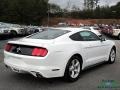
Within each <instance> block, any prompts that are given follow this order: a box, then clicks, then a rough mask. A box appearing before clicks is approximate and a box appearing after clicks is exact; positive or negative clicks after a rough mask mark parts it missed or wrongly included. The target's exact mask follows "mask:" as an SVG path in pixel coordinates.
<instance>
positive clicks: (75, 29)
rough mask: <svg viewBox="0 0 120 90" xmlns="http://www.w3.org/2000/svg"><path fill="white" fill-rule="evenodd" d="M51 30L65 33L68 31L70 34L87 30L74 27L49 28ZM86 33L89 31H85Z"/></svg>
mask: <svg viewBox="0 0 120 90" xmlns="http://www.w3.org/2000/svg"><path fill="white" fill-rule="evenodd" d="M51 29H58V30H67V31H70V32H79V31H85V30H87V29H82V28H74V27H54V28H51ZM87 31H89V30H87Z"/></svg>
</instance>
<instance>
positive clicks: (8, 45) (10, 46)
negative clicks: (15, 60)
mask: <svg viewBox="0 0 120 90" xmlns="http://www.w3.org/2000/svg"><path fill="white" fill-rule="evenodd" d="M11 49H12V45H11V44H6V45H5V50H6V51H8V52H9V51H10V50H11Z"/></svg>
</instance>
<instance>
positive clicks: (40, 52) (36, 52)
mask: <svg viewBox="0 0 120 90" xmlns="http://www.w3.org/2000/svg"><path fill="white" fill-rule="evenodd" d="M47 53H48V51H47V49H45V48H34V49H33V51H32V56H40V57H45V56H46V55H47Z"/></svg>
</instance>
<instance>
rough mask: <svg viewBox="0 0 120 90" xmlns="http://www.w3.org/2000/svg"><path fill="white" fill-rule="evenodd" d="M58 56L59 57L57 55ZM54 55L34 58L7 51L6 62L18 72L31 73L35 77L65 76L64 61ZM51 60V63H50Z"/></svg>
mask: <svg viewBox="0 0 120 90" xmlns="http://www.w3.org/2000/svg"><path fill="white" fill-rule="evenodd" d="M56 58H57V57H56ZM56 58H55V57H54V59H53V58H51V57H50V56H49V57H48V58H47V57H45V58H34V57H29V56H28V57H26V56H24V55H23V56H22V55H15V54H12V53H9V52H5V57H4V63H5V65H6V66H7V67H9V68H10V69H12V71H14V72H18V73H22V72H25V73H30V74H32V75H33V76H35V77H38V76H40V77H44V78H53V77H62V76H64V69H63V68H64V67H63V66H61V65H63V64H64V62H61V63H59V61H60V59H58V61H57V60H56ZM50 62H51V63H50Z"/></svg>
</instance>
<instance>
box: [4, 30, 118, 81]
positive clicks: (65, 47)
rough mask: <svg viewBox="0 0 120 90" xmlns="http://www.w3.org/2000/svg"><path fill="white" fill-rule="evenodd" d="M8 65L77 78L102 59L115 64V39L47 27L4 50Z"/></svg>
mask: <svg viewBox="0 0 120 90" xmlns="http://www.w3.org/2000/svg"><path fill="white" fill-rule="evenodd" d="M4 55H5V58H4V63H5V65H6V67H7V68H10V69H12V70H13V71H14V72H18V73H24V72H27V73H30V74H32V75H34V76H35V77H44V78H53V77H64V78H65V79H66V80H67V81H76V80H78V78H79V77H80V73H81V71H82V70H84V69H85V68H87V67H89V66H91V65H95V64H98V63H101V62H104V61H106V62H108V63H110V64H111V63H114V62H115V59H116V47H115V44H114V42H112V41H110V40H105V38H103V37H101V38H100V37H98V36H97V35H96V34H94V33H93V32H91V31H88V30H83V29H79V28H47V29H45V30H44V31H42V32H39V33H35V34H33V35H31V36H28V37H25V38H23V39H20V40H17V41H9V42H8V43H7V45H6V46H5V50H4Z"/></svg>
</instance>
